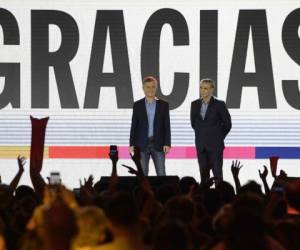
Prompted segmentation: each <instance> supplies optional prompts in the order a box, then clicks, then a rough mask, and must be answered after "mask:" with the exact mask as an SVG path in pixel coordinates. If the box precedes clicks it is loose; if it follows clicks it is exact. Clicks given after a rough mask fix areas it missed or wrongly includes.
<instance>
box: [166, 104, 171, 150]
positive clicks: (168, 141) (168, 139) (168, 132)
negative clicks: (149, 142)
mask: <svg viewBox="0 0 300 250" xmlns="http://www.w3.org/2000/svg"><path fill="white" fill-rule="evenodd" d="M165 112H166V113H165V116H164V127H165V133H164V134H165V140H164V146H169V147H171V125H170V111H169V104H168V103H166V111H165Z"/></svg>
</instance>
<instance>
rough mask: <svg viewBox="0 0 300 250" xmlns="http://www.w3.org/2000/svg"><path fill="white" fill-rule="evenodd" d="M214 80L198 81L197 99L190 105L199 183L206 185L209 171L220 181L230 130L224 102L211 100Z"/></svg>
mask: <svg viewBox="0 0 300 250" xmlns="http://www.w3.org/2000/svg"><path fill="white" fill-rule="evenodd" d="M214 88H215V84H214V81H213V80H211V79H203V80H201V82H200V96H201V98H200V99H197V100H195V101H193V102H192V103H191V125H192V128H193V129H194V131H195V144H196V149H197V157H198V163H199V169H200V176H201V182H206V181H207V180H208V179H209V177H210V175H209V171H210V169H211V170H212V172H213V175H214V177H217V180H222V179H223V170H222V166H223V150H224V139H225V137H226V135H227V134H228V133H229V131H230V129H231V117H230V114H229V111H228V109H227V107H226V105H225V103H224V102H223V101H220V100H218V99H216V98H215V97H213V91H214Z"/></svg>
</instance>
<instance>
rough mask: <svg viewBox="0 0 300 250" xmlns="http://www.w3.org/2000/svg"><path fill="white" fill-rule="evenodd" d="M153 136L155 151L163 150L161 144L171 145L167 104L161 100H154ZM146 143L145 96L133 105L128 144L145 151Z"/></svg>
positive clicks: (146, 118)
mask: <svg viewBox="0 0 300 250" xmlns="http://www.w3.org/2000/svg"><path fill="white" fill-rule="evenodd" d="M153 138H154V147H155V149H156V150H157V151H163V146H171V129H170V115H169V104H168V103H167V102H165V101H162V100H156V108H155V115H154V126H153ZM147 144H148V117H147V111H146V104H145V98H143V99H140V100H138V101H136V102H135V103H134V105H133V112H132V121H131V129H130V146H137V147H139V148H140V150H141V151H145V149H146V146H147Z"/></svg>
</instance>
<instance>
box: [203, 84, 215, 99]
mask: <svg viewBox="0 0 300 250" xmlns="http://www.w3.org/2000/svg"><path fill="white" fill-rule="evenodd" d="M213 92H214V88H213V87H212V86H211V85H210V84H209V83H207V82H202V83H201V84H200V96H201V98H204V99H205V98H209V97H211V96H212V94H213Z"/></svg>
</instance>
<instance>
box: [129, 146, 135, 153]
mask: <svg viewBox="0 0 300 250" xmlns="http://www.w3.org/2000/svg"><path fill="white" fill-rule="evenodd" d="M128 151H129V154H133V152H134V146H130V147H129V148H128Z"/></svg>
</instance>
